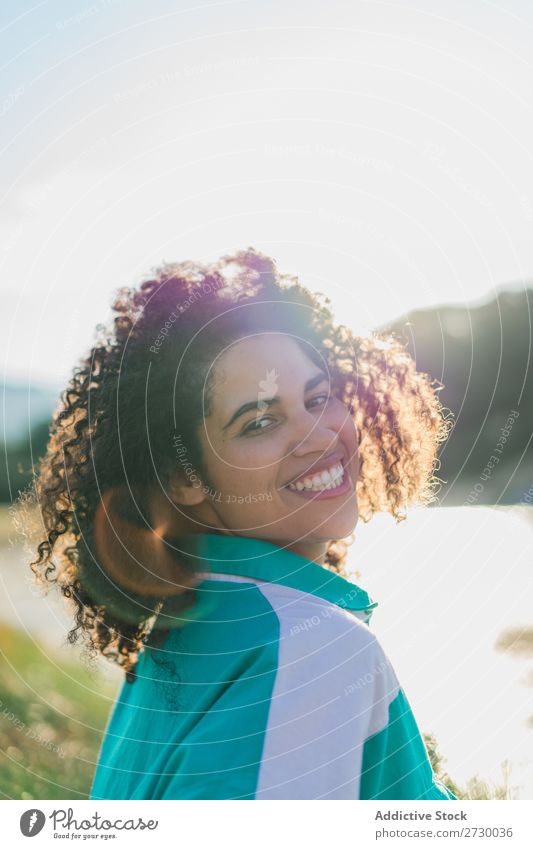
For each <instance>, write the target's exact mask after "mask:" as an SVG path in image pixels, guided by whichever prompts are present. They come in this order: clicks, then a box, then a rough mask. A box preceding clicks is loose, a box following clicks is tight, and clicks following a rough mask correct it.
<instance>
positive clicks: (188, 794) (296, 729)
mask: <svg viewBox="0 0 533 849" xmlns="http://www.w3.org/2000/svg"><path fill="white" fill-rule="evenodd" d="M113 306H114V311H115V313H116V316H115V318H114V324H113V326H112V327H111V328H110V329H108V330H106V329H105V328H104V329H103V335H102V338H101V339H99V340H98V341H97V343H96V344H95V345H94V347H93V348H92V350H91V351H90V353H89V355H88V356H87V358H86V359H85V360H84V361H83V362H82V363H81V365H80V367H79V368H77V369H76V370H75V372H74V374H73V377H72V379H71V381H70V385H69V387H68V388H67V390H66V391H65V392H64V393H63V395H62V408H61V409H60V410H59V411H58V412H57V413H56V416H55V420H54V427H53V430H52V433H51V437H50V441H49V445H48V450H47V454H46V456H45V457H44V458H43V459H42V460H41V465H40V469H39V474H38V476H37V479H36V481H35V485H34V489H33V493H34V494H33V496H32V495H30V493H27V494H26V496H25V498H26V500H31V498H32V497H33V498H36V499H37V500H38V501H39V504H40V509H41V515H42V519H43V521H44V523H45V527H46V530H47V535H46V538H45V539H43V540H42V541H41V542H40V544H39V546H38V558H37V559H36V560H35V561H34V563H33V564H32V567H33V569H34V571H35V572H36V573H38V574H40V575H41V576H44V577H45V578H47V579H49V580H57V581H58V582H59V584H60V586H61V587H62V590H63V593H64V595H65V596H67V597H68V598H69V599H70V600H71V602H72V603H73V606H74V611H75V620H76V627H75V628H74V629H73V630H72V631H71V632H70V639H71V640H72V641H74V640H75V639H76V638H77V636H78V635H79V634H83V635H84V636H85V638H86V639H87V641H88V645H89V647H90V648H91V649H92V650H93V651H98V652H100V653H102V654H103V655H105V656H107V657H109V658H111V659H112V660H114V661H115V662H116V663H118V664H120V666H121V667H122V668H123V669H124V671H125V673H126V680H125V682H124V684H123V687H122V690H121V692H120V695H119V697H118V699H117V702H116V705H115V707H114V711H113V713H112V716H111V719H110V722H109V724H108V727H107V730H106V734H105V739H104V741H103V744H102V749H101V752H100V757H99V761H98V765H97V768H96V773H95V778H94V783H93V786H92V791H91V798H94V799H107V798H114V799H119V798H120V799H133V798H135V799H310V798H313V799H315V798H316V799H453V798H455V797H454V796H453V795H452V794H451V793H450V792H449V791H448V790H447V789H446V787H445V786H444V785H443V784H441V783H440V782H439V781H438V780H437V778H436V777H435V776H434V774H433V772H432V769H431V766H430V763H429V760H428V756H427V752H426V749H425V747H424V743H423V741H422V738H421V736H420V732H419V729H418V727H417V724H416V722H415V720H414V718H413V715H412V713H411V710H410V707H409V703H408V701H407V699H406V697H405V694H404V692H403V690H402V688H401V686H400V684H399V682H398V680H397V678H396V675H395V673H394V670H393V669H392V667H391V664H390V662H389V661H388V659H387V658H386V656H385V654H384V652H383V650H382V648H381V646H380V644H379V642H378V641H377V639H376V638H375V636H374V635H373V634H372V632H371V630H370V628H369V624H368V623H369V620H370V617H371V614H372V611H373V609H374V608H375V606H376V602H373V601H372V600H371V599H370V598H369V596H368V595H367V593H366V592H365V591H364V590H362V589H361V588H359V587H358V586H357V585H356V584H354V583H353V581H352V580H350V577H349V572H348V570H347V567H346V552H347V539H348V538H349V537H350V536H351V534H352V532H353V530H354V528H355V525H356V522H357V518H358V514H359V515H360V516H361V518H362V519H363V520H364V521H367V520H368V519H370V518H371V516H372V515H373V514H374V513H375V512H376V511H383V510H385V511H389V512H390V513H391V514H392V515H394V516H395V517H396V518H397V519H401V518H403V515H404V514H403V511H404V508H405V507H406V506H407V505H408V504H412V503H415V502H427V501H429V500H430V498H431V497H432V493H433V491H434V487H435V481H436V479H435V478H434V477H433V471H434V467H435V461H436V451H437V446H438V444H439V442H441V441H442V440H443V439H444V438H445V437H446V433H447V429H448V425H447V423H446V421H445V418H444V416H443V411H442V407H441V405H440V403H439V401H438V399H437V396H436V394H435V389H434V388H433V384H432V382H431V381H430V379H429V378H428V377H427V376H426V375H423V374H420V373H418V372H417V371H416V369H415V366H414V363H413V361H412V359H411V358H410V357H409V355H408V354H407V353H406V352H405V351H404V350H403V348H402V346H400V345H399V344H398V343H397V342H395V341H394V340H393V339H385V340H384V339H381V340H379V339H360V338H356V337H354V335H353V334H352V333H351V332H350V331H349V329H348V328H346V327H345V326H343V325H340V326H337V325H336V324H335V323H334V321H333V317H332V314H331V311H330V309H329V307H328V301H327V299H325V298H324V297H323V296H320V295H311V294H310V293H309V292H308V291H307V290H306V289H304V288H303V287H302V286H300V285H299V284H298V282H297V280H296V279H294V278H290V277H287V276H284V275H281V274H280V273H279V272H278V271H277V269H276V266H275V264H274V262H273V261H272V260H271V259H270V258H268V257H265V256H263V255H261V254H259V253H258V252H256V251H255V250H253V249H249V250H247V251H243V252H241V253H238V254H236V255H235V256H228V257H223V258H222V259H221V260H220V261H219V262H218V263H216V264H215V265H213V266H203V265H200V264H194V263H182V264H169V265H165V266H163V267H162V268H159V269H157V270H156V273H155V274H154V275H153V277H152V278H151V279H149V280H146V281H145V282H143V283H142V285H140V287H139V288H138V289H122V290H120V291H119V293H118V296H117V298H116V301H115V303H114V305H113ZM52 557H54V561H55V562H53V561H52ZM56 564H59V565H58V566H56Z"/></svg>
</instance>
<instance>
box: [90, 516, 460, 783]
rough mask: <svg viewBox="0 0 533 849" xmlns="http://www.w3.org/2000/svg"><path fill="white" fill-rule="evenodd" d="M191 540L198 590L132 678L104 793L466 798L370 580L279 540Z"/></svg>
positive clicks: (113, 721)
mask: <svg viewBox="0 0 533 849" xmlns="http://www.w3.org/2000/svg"><path fill="white" fill-rule="evenodd" d="M180 549H182V550H183V551H186V552H187V553H188V554H190V555H191V556H192V557H193V558H198V560H196V561H195V562H196V564H197V566H196V568H197V570H198V573H199V574H198V577H199V583H198V585H197V588H196V589H197V592H198V597H199V602H198V603H197V605H196V606H195V607H194V608H193V609H192V611H191V612H190V613H189V614H186V615H185V616H184V618H183V621H182V622H181V623H180V627H174V628H173V629H172V630H170V631H169V632H168V635H167V637H166V638H165V640H164V642H163V643H162V645H161V646H160V647H159V648H158V649H156V648H155V647H152V648H151V647H149V646H147V647H146V648H145V649H144V650H143V652H142V653H141V655H140V658H139V661H138V666H137V678H136V681H135V682H134V683H133V684H127V683H124V685H123V687H122V690H121V692H120V694H119V697H118V699H117V701H116V704H115V706H114V709H113V712H112V715H111V718H110V721H109V722H108V726H107V729H106V733H105V737H104V740H103V743H102V747H101V751H100V756H99V761H98V764H97V769H96V773H95V776H94V781H93V786H92V790H91V798H92V799H455V796H454V795H453V794H452V793H451V792H450V791H449V790H448V789H447V788H446V787H445V786H444V784H442V783H441V782H440V781H439V780H438V779H437V778H436V776H435V775H434V773H433V771H432V768H431V765H430V762H429V759H428V754H427V750H426V748H425V745H424V741H423V739H422V737H421V734H420V731H419V729H418V726H417V724H416V721H415V719H414V717H413V714H412V711H411V708H410V705H409V702H408V700H407V698H406V696H405V693H404V692H403V689H402V688H401V686H400V684H399V682H398V679H397V677H396V674H395V672H394V670H393V668H392V666H391V663H390V662H389V660H388V659H387V657H386V655H385V653H384V651H383V649H382V647H381V646H380V644H379V642H378V640H377V639H376V637H375V635H374V634H373V633H372V632H371V630H370V628H369V624H368V623H369V620H370V618H371V615H372V611H373V609H374V608H375V607H376V606H377V604H376V602H373V601H372V600H371V599H370V598H369V596H368V594H367V593H366V592H365V591H364V590H363V589H361V588H360V587H358V586H357V585H356V584H354V583H353V582H352V581H350V580H348V579H346V578H344V577H342V576H340V575H338V574H336V573H334V572H332V571H331V570H329V569H326V568H324V567H323V566H321V565H319V564H318V563H315V562H314V561H309V560H307V559H306V558H304V557H303V556H301V555H299V554H296V553H295V552H292V551H288V550H286V549H282V548H279V547H278V546H276V545H275V544H274V543H271V542H268V541H266V540H261V539H256V538H251V537H236V536H233V537H232V536H223V535H220V534H215V533H211V534H210V533H202V534H194V535H187V536H186V537H183V538H182V539H181V540H180ZM174 624H176V623H174Z"/></svg>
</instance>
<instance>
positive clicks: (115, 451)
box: [15, 248, 450, 681]
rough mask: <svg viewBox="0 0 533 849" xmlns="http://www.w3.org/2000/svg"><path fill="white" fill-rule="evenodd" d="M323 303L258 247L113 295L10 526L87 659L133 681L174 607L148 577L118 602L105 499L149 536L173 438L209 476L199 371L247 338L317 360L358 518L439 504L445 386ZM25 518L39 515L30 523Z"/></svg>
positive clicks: (184, 604) (175, 269) (189, 594)
mask: <svg viewBox="0 0 533 849" xmlns="http://www.w3.org/2000/svg"><path fill="white" fill-rule="evenodd" d="M329 304H330V301H329V299H328V298H326V297H325V296H324V295H323V294H322V293H315V294H311V293H310V292H309V291H308V290H307V289H306V288H304V287H303V286H302V285H301V284H300V283H299V282H298V279H297V278H295V277H293V276H289V275H283V274H281V273H280V272H279V271H278V270H277V268H276V264H275V262H274V261H273V260H272V259H271V258H269V257H267V256H264V255H263V254H261V253H259V252H258V251H256V250H254V249H253V248H248V249H247V250H245V251H241V252H237V253H236V254H234V255H231V256H224V257H222V258H221V259H220V260H218V261H217V262H216V263H213V264H211V265H206V264H201V263H193V262H183V263H168V264H165V265H163V266H161V267H159V268H156V269H155V270H154V271H153V272H152V274H151V276H150V279H146V280H144V282H142V283H141V284H140V285H139V286H138V287H137V288H129V287H124V288H121V289H118V290H117V291H116V292H115V295H114V302H113V304H112V309H113V311H114V313H115V315H114V317H113V318H112V319H111V321H110V323H109V325H107V326H106V325H98V327H97V330H96V332H95V336H96V341H95V344H94V345H93V347H92V348H91V350H90V351H89V353H88V354H87V356H86V357H84V358H82V360H81V362H80V363H79V364H78V365H77V366H76V367H75V368H74V369H73V374H72V377H71V378H70V380H69V383H68V386H67V387H66V389H64V390H63V392H62V393H61V396H60V404H59V406H58V408H57V410H56V412H55V413H54V416H53V421H52V424H51V427H50V435H49V441H48V445H47V448H46V453H45V455H44V456H43V457H42V458H40V460H39V462H38V466H37V468H36V470H35V471H34V475H33V480H32V483H31V485H30V486H29V487H28V488H27V490H26V491H24V492H22V493H21V494H20V496H19V499H18V502H17V504H16V515H15V522H16V524H18V527H19V530H21V531H22V534H23V536H24V537H25V539H26V542H28V540H29V541H30V544H29V550H32V551H34V552H35V549H36V551H37V556H36V558H35V559H34V560H32V561H31V563H30V566H31V569H32V571H33V572H34V575H35V576H36V578H37V580H40V581H42V582H43V583H44V584H46V585H48V584H50V583H55V584H57V585H58V586H59V588H60V590H61V592H62V593H63V595H64V596H65V597H66V598H68V599H70V602H71V604H72V606H73V612H74V619H75V624H74V627H73V628H72V630H71V631H70V632H69V634H68V638H69V640H70V642H71V643H74V642H76V641H77V639H78V638H79V637H80V635H82V636H83V637H84V638H85V645H86V648H87V650H88V651H89V653H90V654H92V655H93V656H95V655H96V654H97V653H101V654H102V655H104V656H106V657H108V658H110V659H112V660H114V661H115V662H116V663H118V664H119V665H120V666H121V667H122V668H123V669H124V671H125V673H126V679H127V680H128V681H132V680H134V678H135V665H136V661H137V658H138V656H139V653H140V652H141V651H142V649H143V645H144V644H146V643H147V642H148V640H149V638H150V635H151V633H152V631H153V630H154V628H153V626H154V622H155V621H156V620H157V617H158V616H161V613H162V611H164V610H167V609H168V608H169V603H170V600H169V593H166V592H165V591H164V590H163V589H161V587H162V585H159V587H158V589H157V592H154V589H153V586H151V585H149V583H148V584H147V585H146V587H145V588H143V587H142V586H141V587H140V588H139V587H138V586H136V587H134V588H129V589H128V593H127V595H125V593H124V587H120V586H117V584H116V582H115V581H114V580H113V578H112V577H111V576H110V575H109V572H108V570H106V568H103V567H102V562H101V559H100V558H99V550H98V546H97V545H96V539H95V514H96V509H97V505H98V504H99V503H100V502H101V499H102V498H103V496H104V494H105V493H106V492H110V491H115V492H119V493H120V497H119V499H118V503H117V510H118V511H119V512H121V515H122V516H123V518H124V519H125V520H127V521H129V522H131V523H132V524H133V525H135V526H137V527H138V528H142V529H143V532H144V533H145V534H148V535H150V534H152V535H153V534H154V533H155V530H154V529H155V526H156V524H157V517H154V516H153V515H152V514H153V506H152V507H151V506H150V505H151V504H152V505H153V502H150V498H149V496H150V494H153V493H154V492H161V491H164V490H165V488H166V487H169V486H170V485H171V482H172V479H173V475H175V473H176V457H175V454H174V452H173V448H172V440H173V435H174V434H175V432H176V431H179V432H180V434H182V435H183V439H184V440H185V441H186V444H187V446H188V449H189V459H190V461H191V463H192V465H193V466H194V467H195V468H197V469H198V470H203V469H204V467H203V457H202V452H201V449H200V443H199V439H198V427H199V425H200V424H201V422H202V417H203V416H204V415H206V414H208V413H209V398H210V393H209V384H208V383H207V384H206V376H208V375H209V373H210V366H211V365H212V363H213V361H214V359H215V358H216V356H217V355H218V354H219V353H220V351H221V350H223V349H224V347H225V346H227V344H228V343H229V342H231V341H235V340H237V339H239V338H241V337H243V336H245V335H246V334H247V333H249V332H251V331H253V332H258V331H259V332H260V331H261V330H275V331H282V332H288V333H291V334H293V335H294V336H295V338H296V339H297V340H302V344H306V351H307V352H308V353H309V351H312V352H315V354H314V355H316V357H317V358H318V360H320V361H321V363H322V364H323V363H326V364H327V368H328V369H329V373H330V376H331V383H332V391H334V392H335V394H337V395H338V397H340V398H342V400H343V402H344V403H345V404H346V406H347V408H348V409H349V410H350V414H351V415H352V416H353V420H354V423H355V425H356V427H357V431H358V434H359V451H360V463H361V465H360V479H359V481H358V483H357V496H358V503H359V513H360V517H361V519H362V520H363V521H368V520H369V519H370V518H371V517H372V515H374V513H376V512H378V511H387V512H389V513H391V514H392V515H393V516H394V517H395V518H396V519H397V520H401V519H403V518H405V509H406V507H408V506H409V505H410V504H414V503H428V502H430V501H432V500H434V499H435V494H436V490H437V488H438V486H439V483H440V482H439V479H438V478H436V477H435V471H437V470H438V465H437V464H438V460H437V454H438V446H439V444H440V443H441V442H443V441H444V440H445V439H446V437H447V435H448V431H449V427H450V424H449V420H448V418H449V417H448V416H447V415H446V413H445V410H444V408H443V407H442V405H441V403H440V401H439V400H438V390H439V388H441V387H440V385H438V384H437V382H436V381H433V380H432V379H431V378H430V377H429V376H428V375H426V374H423V373H420V372H418V371H417V370H416V366H415V363H414V361H413V359H412V358H411V356H410V355H409V353H408V352H407V351H406V350H405V347H404V345H403V343H401V342H400V341H399V340H398V339H396V338H395V337H393V336H392V335H383V334H382V335H379V334H375V335H373V336H372V337H369V338H360V337H356V336H355V335H354V334H353V333H352V331H351V330H350V329H349V328H348V327H346V326H345V325H342V324H336V323H335V322H334V319H333V315H332V311H331V309H330V306H329ZM243 307H244V308H243ZM176 309H177V313H176ZM203 404H204V405H205V404H206V405H207V407H206V406H203ZM37 506H38V510H37ZM32 511H33V514H36V513H37V512H38V513H39V514H40V520H39V521H37V522H35V520H34V527H33V530H32V529H31V524H32V523H31V517H30V513H32ZM151 511H152V514H151ZM36 524H38V526H39V527H38V528H37V527H36ZM119 543H120V544H121V545H123V543H124V541H123V540H120V541H119ZM119 543H117V544H119ZM347 547H348V542H347V541H346V540H334V541H332V542H331V545H330V546H329V549H328V551H327V555H326V568H329V569H332V570H333V571H336V572H338V573H340V574H345V575H346V574H347V572H346V571H345V561H346V552H347ZM126 548H127V546H126ZM137 554H138V555H139V556H140V557H142V552H141V553H140V554H139V552H137ZM165 556H168V557H169V558H170V559H169V560H168V563H167V565H166V569H167V573H169V574H172V576H174V580H173V584H174V586H176V584H177V582H178V581H181V583H179V586H180V588H181V591H180V592H179V593H177V594H176V593H174V596H173V597H172V604H173V605H174V608H173V610H174V613H175V614H176V613H178V614H179V613H180V611H184V610H186V609H187V608H189V607H191V606H193V605H194V604H195V602H196V600H197V599H196V592H195V589H194V586H195V577H194V570H193V569H191V564H190V563H188V562H187V559H186V558H185V557H180V556H178V555H177V554H176V553H172V554H171V555H165ZM132 558H133V559H132V562H133V561H136V562H137V563H138V562H139V561H138V559H136V558H135V557H134V556H133V555H132ZM163 631H164V629H163Z"/></svg>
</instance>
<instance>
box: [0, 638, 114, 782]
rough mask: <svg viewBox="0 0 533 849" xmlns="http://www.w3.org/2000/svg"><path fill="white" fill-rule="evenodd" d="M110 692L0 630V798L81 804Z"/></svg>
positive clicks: (69, 663) (78, 667)
mask: <svg viewBox="0 0 533 849" xmlns="http://www.w3.org/2000/svg"><path fill="white" fill-rule="evenodd" d="M116 689H117V685H116V684H112V683H110V682H109V681H107V680H105V679H103V678H102V677H101V676H100V675H98V674H97V673H92V672H91V671H90V670H88V669H85V667H84V666H83V665H82V664H81V663H80V662H76V661H75V660H70V659H68V660H65V658H64V657H63V656H61V657H58V656H57V655H56V656H54V655H50V654H49V653H47V652H45V651H44V650H43V649H42V648H41V647H39V646H37V645H36V644H35V643H34V642H33V641H32V640H31V639H30V638H28V637H27V636H26V635H24V634H22V633H21V632H20V631H16V630H14V629H12V628H10V627H8V626H5V625H1V624H0V763H1V768H0V798H7V799H85V798H87V797H88V795H89V791H90V786H91V781H92V776H93V773H94V767H95V761H96V759H97V756H98V751H99V747H100V742H101V739H102V734H103V731H104V729H105V725H106V721H107V717H108V714H109V711H110V709H111V705H112V700H113V699H114V696H115V693H116Z"/></svg>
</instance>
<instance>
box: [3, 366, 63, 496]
mask: <svg viewBox="0 0 533 849" xmlns="http://www.w3.org/2000/svg"><path fill="white" fill-rule="evenodd" d="M59 393H60V389H59V388H54V387H50V386H43V385H37V384H35V385H32V386H30V387H28V386H24V385H23V384H22V383H16V382H11V383H5V384H4V385H3V386H2V431H1V433H0V443H1V444H0V447H1V449H2V457H1V460H0V502H10V501H12V500H13V499H14V498H16V497H17V495H18V493H19V491H20V490H21V489H23V488H24V487H25V486H26V484H27V483H28V482H29V481H30V478H31V470H32V464H35V463H36V462H37V459H38V458H39V457H40V456H42V455H43V454H44V451H45V448H46V443H47V441H48V428H49V424H50V421H51V418H52V413H53V412H54V410H55V408H56V406H57V404H58V403H59Z"/></svg>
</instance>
